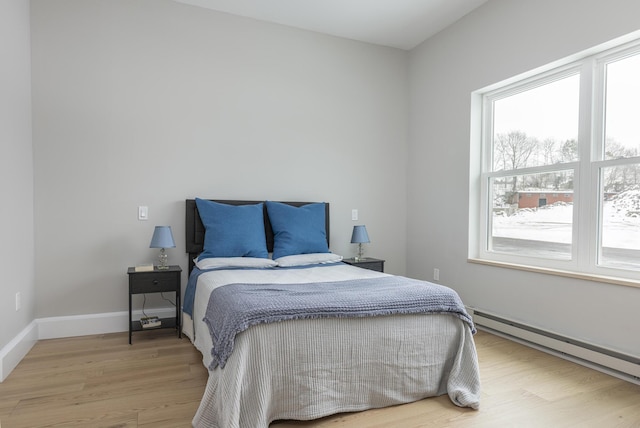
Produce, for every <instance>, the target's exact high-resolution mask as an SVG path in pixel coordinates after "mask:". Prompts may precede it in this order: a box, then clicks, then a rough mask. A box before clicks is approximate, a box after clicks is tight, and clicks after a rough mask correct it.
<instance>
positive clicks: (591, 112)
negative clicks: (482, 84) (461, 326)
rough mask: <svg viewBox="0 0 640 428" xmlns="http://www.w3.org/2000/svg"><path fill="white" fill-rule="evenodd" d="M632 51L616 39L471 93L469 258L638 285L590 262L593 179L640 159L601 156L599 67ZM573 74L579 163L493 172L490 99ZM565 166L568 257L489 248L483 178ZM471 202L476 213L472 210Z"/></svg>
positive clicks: (595, 197) (636, 49) (488, 201)
mask: <svg viewBox="0 0 640 428" xmlns="http://www.w3.org/2000/svg"><path fill="white" fill-rule="evenodd" d="M636 37H637V35H636ZM634 54H640V39H636V40H633V41H631V42H626V43H624V44H622V43H620V44H619V45H618V46H614V47H611V45H610V46H607V49H606V50H605V49H604V48H602V49H600V50H599V51H594V50H591V51H590V52H587V53H585V54H584V55H582V56H581V57H580V58H578V59H577V60H575V58H574V61H572V62H569V61H566V62H565V63H564V64H562V65H557V64H556V66H555V67H553V68H551V67H548V68H547V69H546V70H544V71H538V72H536V73H535V74H533V73H531V74H529V75H528V76H526V77H522V78H517V77H516V78H512V79H510V80H509V81H508V82H505V83H501V84H496V85H492V86H491V87H490V88H487V89H484V90H480V91H477V92H475V93H474V94H472V139H471V143H472V155H471V163H472V165H471V177H470V178H471V184H472V192H471V195H470V216H474V215H475V216H476V218H478V221H477V222H476V223H474V220H473V217H471V218H470V225H471V228H470V231H471V232H470V237H469V260H470V261H475V262H480V263H485V264H497V265H501V266H506V267H515V268H521V269H526V270H539V271H543V272H546V273H556V274H560V275H564V276H575V277H581V278H585V279H594V280H600V281H602V280H605V282H612V283H619V284H623V285H633V286H640V270H627V269H618V268H611V267H604V266H600V265H598V251H599V242H600V236H601V234H602V221H601V213H600V211H599V210H600V200H601V197H602V191H603V186H602V184H601V180H600V174H601V171H602V168H605V167H610V166H617V165H625V164H633V163H640V157H636V158H625V159H613V160H605V159H604V155H603V149H604V144H603V141H604V97H605V94H604V92H605V82H606V76H605V67H606V64H607V63H609V62H613V61H616V60H619V59H622V58H624V57H627V56H630V55H634ZM575 74H579V75H580V89H579V123H578V157H579V160H578V161H575V162H568V163H563V164H557V165H545V166H540V167H528V168H520V169H515V170H509V171H499V172H495V171H493V170H492V169H493V160H492V157H491V152H492V147H491V144H492V139H493V112H492V109H493V103H494V101H496V100H499V99H501V98H504V97H508V96H511V95H514V94H517V93H519V92H523V91H526V90H529V89H532V88H535V87H537V86H541V85H544V84H548V83H551V82H553V81H555V80H558V79H562V78H564V77H568V76H570V75H575ZM473 123H476V124H477V127H476V128H474V127H473ZM474 145H475V147H477V146H478V145H480V152H479V153H478V152H476V155H475V156H474ZM475 150H477V149H475ZM474 160H477V161H478V163H479V167H478V166H474V165H473V163H474ZM476 165H478V164H476ZM565 170H572V171H573V178H574V189H573V194H574V201H573V230H572V246H571V260H559V259H557V260H554V259H543V258H536V257H533V256H523V255H518V254H507V253H499V252H492V251H489V249H488V245H489V239H490V238H489V237H490V234H491V230H492V227H491V217H492V215H491V212H492V209H491V208H492V198H491V189H490V185H491V184H490V183H491V178H494V177H504V176H513V175H528V174H539V173H546V172H555V171H565ZM474 183H476V186H474ZM474 189H475V190H474ZM474 191H475V192H476V193H475V194H474V193H473V192H474ZM473 207H476V209H478V210H479V211H475V213H474V209H473ZM583 213H584V214H583ZM472 235H473V236H472Z"/></svg>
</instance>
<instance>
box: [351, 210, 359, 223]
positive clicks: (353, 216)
mask: <svg viewBox="0 0 640 428" xmlns="http://www.w3.org/2000/svg"><path fill="white" fill-rule="evenodd" d="M351 220H353V221H356V220H358V210H357V209H355V208H354V209H352V210H351Z"/></svg>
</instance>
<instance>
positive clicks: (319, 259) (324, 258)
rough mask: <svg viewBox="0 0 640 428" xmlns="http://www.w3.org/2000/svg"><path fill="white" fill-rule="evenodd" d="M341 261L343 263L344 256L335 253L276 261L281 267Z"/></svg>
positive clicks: (283, 258)
mask: <svg viewBox="0 0 640 428" xmlns="http://www.w3.org/2000/svg"><path fill="white" fill-rule="evenodd" d="M339 261H342V256H340V255H338V254H333V253H311V254H295V255H292V256H284V257H280V258H278V259H276V262H277V263H278V266H280V267H291V266H303V265H316V264H324V263H337V262H339Z"/></svg>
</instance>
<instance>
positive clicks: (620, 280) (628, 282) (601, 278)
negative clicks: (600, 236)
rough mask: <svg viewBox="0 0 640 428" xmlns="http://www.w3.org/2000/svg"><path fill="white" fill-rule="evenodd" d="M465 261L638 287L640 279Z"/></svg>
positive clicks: (483, 261)
mask: <svg viewBox="0 0 640 428" xmlns="http://www.w3.org/2000/svg"><path fill="white" fill-rule="evenodd" d="M467 262H469V263H476V264H480V265H486V266H495V267H501V268H506V269H517V270H523V271H527V272H536V273H543V274H547V275H556V276H563V277H566V278H573V279H582V280H585V281H594V282H604V283H607V284H615V285H623V286H627V287H637V288H640V281H636V280H633V279H625V278H617V277H614V276H604V275H595V274H588V273H579V272H571V271H566V270H560V269H550V268H541V267H535V266H527V265H520V264H516V263H506V262H498V261H494V260H482V259H474V258H469V259H467Z"/></svg>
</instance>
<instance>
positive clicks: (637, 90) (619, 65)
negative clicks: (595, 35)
mask: <svg viewBox="0 0 640 428" xmlns="http://www.w3.org/2000/svg"><path fill="white" fill-rule="evenodd" d="M606 79H607V83H606V100H605V159H618V158H628V157H633V156H639V155H640V121H639V120H638V118H639V117H640V55H634V56H632V57H628V58H625V59H621V60H619V61H616V62H612V63H610V64H607V71H606Z"/></svg>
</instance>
